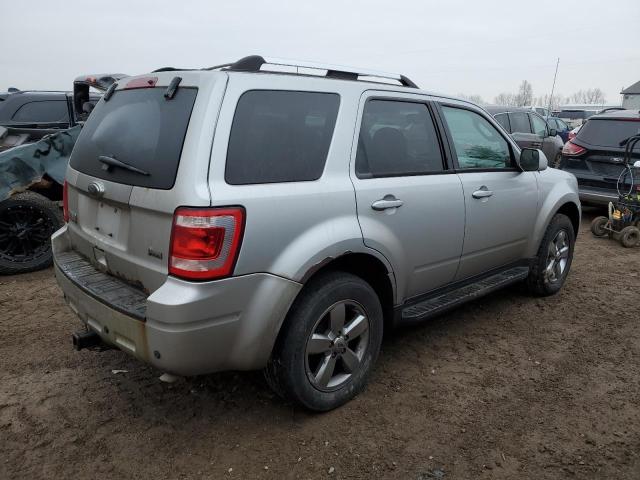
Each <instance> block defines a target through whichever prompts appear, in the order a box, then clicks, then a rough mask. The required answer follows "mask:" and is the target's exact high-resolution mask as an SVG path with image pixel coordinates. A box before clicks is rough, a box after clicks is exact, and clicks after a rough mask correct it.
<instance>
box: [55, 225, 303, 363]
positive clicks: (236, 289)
mask: <svg viewBox="0 0 640 480" xmlns="http://www.w3.org/2000/svg"><path fill="white" fill-rule="evenodd" d="M52 242H53V246H54V265H55V274H56V278H57V280H58V284H59V285H60V287H61V288H62V290H63V292H64V296H65V299H66V301H67V303H68V304H69V306H70V308H71V309H72V310H73V311H74V313H76V315H77V316H78V317H79V318H80V320H81V321H82V322H83V323H84V324H85V325H86V327H87V328H88V329H91V330H93V331H95V332H96V333H98V335H100V337H101V339H102V340H103V341H104V342H106V343H108V344H110V345H113V346H115V347H117V348H119V349H121V350H123V351H125V352H127V353H129V354H131V355H133V356H135V357H137V358H139V359H140V360H142V361H144V362H147V363H150V364H152V365H154V366H155V367H157V368H159V369H161V370H163V371H167V372H172V373H175V374H179V375H198V374H205V373H212V372H216V371H222V370H253V369H259V368H262V367H264V366H265V364H266V362H267V360H268V358H269V355H270V353H271V350H272V348H273V345H274V343H275V339H276V337H277V334H278V331H279V328H280V326H281V324H282V321H283V320H284V317H285V315H286V312H287V311H288V309H289V307H290V305H291V303H292V302H293V300H294V299H295V296H296V295H297V293H298V292H299V291H300V288H301V287H302V285H301V284H299V283H296V282H293V281H291V280H287V279H285V278H282V277H278V276H275V275H270V274H266V273H257V274H251V275H243V276H240V277H231V278H226V279H222V280H216V281H213V282H202V283H195V282H187V281H184V280H180V279H177V278H173V277H167V280H166V282H165V283H164V284H163V285H162V286H161V287H160V288H159V289H157V290H156V291H154V292H153V293H152V294H151V295H148V296H147V295H146V294H145V293H144V292H143V291H142V290H139V289H137V288H135V287H133V286H131V285H129V284H127V283H126V282H124V281H122V280H120V279H118V278H116V277H113V276H111V275H108V274H106V273H103V272H101V271H99V270H97V269H96V268H95V267H94V266H93V265H92V264H91V263H90V262H89V261H88V260H86V259H84V258H83V257H82V256H80V255H79V254H77V253H76V252H75V251H73V250H72V249H70V246H69V244H68V241H67V239H66V227H63V228H62V229H61V230H59V231H58V232H56V234H55V235H54V236H53V238H52Z"/></svg>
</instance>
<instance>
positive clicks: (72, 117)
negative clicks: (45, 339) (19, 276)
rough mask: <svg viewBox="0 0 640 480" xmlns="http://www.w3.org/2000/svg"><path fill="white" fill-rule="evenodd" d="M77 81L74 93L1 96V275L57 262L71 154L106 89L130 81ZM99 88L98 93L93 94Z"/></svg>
mask: <svg viewBox="0 0 640 480" xmlns="http://www.w3.org/2000/svg"><path fill="white" fill-rule="evenodd" d="M124 76H125V75H123V74H101V75H90V76H86V75H85V76H82V77H78V78H76V80H75V81H74V85H73V92H52V91H20V90H17V89H10V90H9V91H8V92H6V93H0V274H14V273H20V272H28V271H31V270H38V269H40V268H44V267H46V266H48V265H49V264H50V263H51V243H50V241H49V237H50V236H51V234H52V233H53V232H54V231H55V230H57V229H58V228H59V227H60V226H61V225H62V212H61V210H60V203H61V200H62V199H63V185H62V184H63V181H64V173H65V170H66V166H67V162H68V159H69V155H70V154H71V151H72V149H73V145H74V143H75V140H76V139H77V137H78V134H79V133H80V129H81V128H82V127H81V124H82V123H83V122H84V121H85V120H86V119H87V118H88V116H89V114H90V113H91V110H93V106H94V105H95V104H96V103H97V102H98V100H99V99H100V97H101V93H99V92H101V91H104V90H106V89H107V88H108V87H109V86H110V85H111V84H112V83H114V82H115V81H117V80H118V79H120V78H122V77H124ZM91 87H93V88H94V89H95V90H97V92H92V91H91Z"/></svg>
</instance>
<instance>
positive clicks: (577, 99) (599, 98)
mask: <svg viewBox="0 0 640 480" xmlns="http://www.w3.org/2000/svg"><path fill="white" fill-rule="evenodd" d="M570 101H571V103H582V104H587V105H591V104H594V105H603V104H604V103H605V102H606V98H605V97H604V92H603V91H602V90H601V89H599V88H597V87H596V88H588V89H587V90H578V91H577V92H576V93H574V94H573V95H571V97H570Z"/></svg>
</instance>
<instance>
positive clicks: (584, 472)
mask: <svg viewBox="0 0 640 480" xmlns="http://www.w3.org/2000/svg"><path fill="white" fill-rule="evenodd" d="M591 218H592V217H591V216H590V215H586V216H585V218H584V220H583V226H582V232H581V235H580V236H579V238H578V243H577V246H576V255H575V260H574V264H573V268H572V272H571V274H570V276H569V279H568V283H567V285H566V287H565V288H564V289H563V290H562V292H561V293H560V294H558V295H557V296H555V297H552V298H545V299H537V298H532V297H529V296H527V295H526V294H525V293H524V292H522V291H521V289H519V288H517V287H514V288H512V289H509V290H507V291H502V292H499V293H496V294H494V295H492V296H490V297H488V298H485V299H482V300H480V301H477V302H475V303H472V304H469V305H467V306H465V307H462V308H460V309H458V310H455V311H453V312H452V313H449V314H447V315H444V316H442V317H440V318H437V319H435V320H432V321H430V322H428V323H426V324H425V325H423V326H420V327H416V328H411V329H405V330H400V331H398V332H396V333H394V334H391V335H389V336H388V337H387V338H386V339H385V341H384V343H383V351H382V354H381V358H380V361H379V363H378V366H377V369H376V371H375V374H374V376H373V379H372V382H371V384H370V385H369V387H368V389H367V390H366V391H365V392H364V393H363V394H361V395H360V396H359V397H358V398H356V399H355V400H354V401H352V402H351V403H349V404H348V405H346V406H344V407H342V408H340V409H338V410H336V411H333V412H330V413H327V414H322V415H318V414H310V413H308V412H306V411H303V410H301V409H298V408H296V407H293V406H291V405H288V404H285V403H283V402H282V401H281V400H280V399H279V398H277V397H275V396H274V395H273V394H272V393H271V392H270V391H269V390H268V388H267V386H266V384H265V382H264V380H263V379H262V376H261V374H260V373H238V374H237V373H227V374H217V375H211V376H207V377H199V378H192V379H187V380H181V381H179V382H177V383H174V384H170V385H169V384H165V383H161V382H160V381H158V376H159V374H160V372H158V371H155V370H153V369H151V368H149V367H146V366H144V365H142V364H140V363H138V362H137V361H135V360H133V359H131V358H129V357H128V356H126V355H125V354H123V353H121V352H119V351H115V350H111V351H106V352H103V353H96V352H91V351H82V352H75V351H73V349H72V348H71V339H70V333H71V332H72V331H73V330H74V329H76V327H77V326H78V323H77V320H76V319H75V318H74V316H73V315H72V314H71V312H70V311H69V310H68V308H67V307H66V306H65V304H64V302H63V299H62V296H61V294H60V291H59V290H58V289H57V287H56V284H55V281H54V278H53V273H52V271H51V270H50V269H49V270H46V271H43V272H38V273H33V274H27V275H22V276H16V277H0V478H2V479H5V478H6V479H9V478H29V479H33V478H154V479H160V478H172V479H174V478H175V479H177V478H194V479H200V478H264V479H267V478H278V479H280V478H353V479H355V478H401V479H405V478H406V479H414V480H419V479H430V478H444V479H487V478H496V479H503V478H508V479H516V478H517V479H525V478H531V479H534V478H535V479H546V478H563V479H564V478H584V479H587V478H588V479H614V478H615V479H638V478H640V405H639V402H640V375H639V374H640V328H638V327H639V324H640V322H639V321H640V317H639V313H638V312H639V311H640V249H635V250H628V249H624V248H622V247H621V246H620V245H619V244H617V243H614V242H612V241H609V240H603V239H596V238H593V237H592V236H591V234H590V233H588V223H589V221H590V220H591ZM114 370H125V372H120V373H114V372H113V371H114Z"/></svg>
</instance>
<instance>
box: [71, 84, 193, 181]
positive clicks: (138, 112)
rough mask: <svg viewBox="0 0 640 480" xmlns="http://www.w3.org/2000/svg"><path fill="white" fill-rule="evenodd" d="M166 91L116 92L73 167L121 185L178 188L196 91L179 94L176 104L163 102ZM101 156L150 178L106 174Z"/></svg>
mask: <svg viewBox="0 0 640 480" xmlns="http://www.w3.org/2000/svg"><path fill="white" fill-rule="evenodd" d="M165 90H166V88H140V89H135V90H116V91H115V93H114V94H113V96H112V97H111V98H110V99H109V101H108V102H105V101H104V100H101V101H100V102H99V103H98V105H97V106H96V108H95V109H94V110H93V112H92V113H91V115H90V116H89V119H88V120H87V122H86V123H85V125H84V127H83V129H82V132H81V133H80V137H79V138H78V141H77V143H76V145H75V148H74V150H73V154H72V155H71V161H70V164H71V166H72V167H73V168H75V169H76V170H79V171H81V172H83V173H86V174H88V175H91V176H94V177H99V178H104V179H105V180H110V181H113V182H117V183H125V184H127V185H137V186H141V187H149V188H160V189H170V188H171V187H173V184H174V182H175V179H176V173H177V171H178V163H179V162H180V154H181V152H182V144H183V142H184V137H185V134H186V132H187V126H188V125H189V118H190V117H191V109H192V108H193V104H194V102H195V100H196V94H197V90H196V89H195V88H179V89H178V91H177V93H176V95H175V97H173V99H172V100H167V99H165V98H164V92H165ZM100 156H107V157H111V158H115V159H116V160H119V161H121V162H124V163H127V164H129V165H131V166H133V167H135V168H138V169H140V170H143V171H145V172H147V173H148V174H149V175H143V174H140V173H135V172H131V171H129V170H126V169H123V168H118V167H111V168H109V170H105V169H104V168H103V166H104V163H102V162H100V161H99V160H98V157H100Z"/></svg>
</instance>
